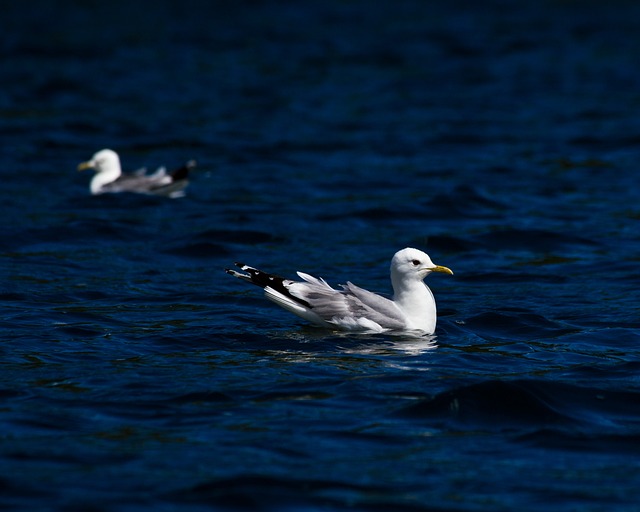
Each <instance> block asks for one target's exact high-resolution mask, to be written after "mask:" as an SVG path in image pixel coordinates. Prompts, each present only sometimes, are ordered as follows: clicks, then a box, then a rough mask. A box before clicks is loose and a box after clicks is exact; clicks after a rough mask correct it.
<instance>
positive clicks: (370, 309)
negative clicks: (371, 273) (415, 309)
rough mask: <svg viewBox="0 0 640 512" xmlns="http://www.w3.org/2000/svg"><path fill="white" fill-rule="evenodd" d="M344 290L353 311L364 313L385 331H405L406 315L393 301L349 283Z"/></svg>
mask: <svg viewBox="0 0 640 512" xmlns="http://www.w3.org/2000/svg"><path fill="white" fill-rule="evenodd" d="M343 288H344V290H345V296H346V297H347V300H348V301H349V303H350V305H351V308H352V310H355V311H362V312H363V314H364V316H366V317H367V318H369V319H370V320H372V321H374V322H376V323H378V324H380V325H381V326H382V327H384V328H385V329H404V328H405V327H406V325H407V322H406V319H405V317H404V314H403V313H402V312H401V311H400V310H399V309H398V306H396V304H395V303H394V302H393V301H392V300H389V299H387V298H386V297H382V296H381V295H378V294H377V293H373V292H370V291H369V290H365V289H364V288H360V287H359V286H356V285H355V284H353V283H351V282H347V284H346V285H343Z"/></svg>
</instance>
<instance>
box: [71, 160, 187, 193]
mask: <svg viewBox="0 0 640 512" xmlns="http://www.w3.org/2000/svg"><path fill="white" fill-rule="evenodd" d="M195 166H196V162H195V160H189V161H188V162H187V163H186V164H184V165H183V166H182V167H180V168H178V169H176V170H175V171H173V172H172V173H171V174H167V171H166V169H165V168H164V167H160V168H159V169H158V170H157V171H156V172H154V173H153V174H147V170H146V169H145V168H142V169H139V170H137V171H134V172H133V173H130V174H123V173H122V169H121V167H120V157H118V153H116V152H115V151H113V150H111V149H103V150H101V151H98V152H97V153H96V154H95V155H93V156H92V157H91V160H88V161H86V162H82V163H81V164H80V165H78V171H84V170H85V169H94V170H95V172H96V174H95V175H94V177H93V179H92V180H91V185H90V189H91V193H92V194H93V195H97V194H104V193H108V192H110V193H117V192H135V193H138V194H153V195H159V196H168V197H172V198H175V197H182V196H183V195H184V189H185V188H186V186H187V185H188V184H189V180H188V178H189V171H190V170H191V169H193V168H194V167H195Z"/></svg>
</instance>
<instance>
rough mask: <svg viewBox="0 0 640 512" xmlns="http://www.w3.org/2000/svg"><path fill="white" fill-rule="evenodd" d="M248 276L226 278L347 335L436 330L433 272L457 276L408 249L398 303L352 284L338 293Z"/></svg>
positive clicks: (394, 274)
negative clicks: (250, 286) (256, 288)
mask: <svg viewBox="0 0 640 512" xmlns="http://www.w3.org/2000/svg"><path fill="white" fill-rule="evenodd" d="M235 265H236V266H237V267H238V268H240V269H241V270H243V271H244V272H238V271H237V270H231V269H225V272H227V273H228V274H231V275H232V276H235V277H237V278H239V279H243V280H244V281H247V282H249V283H252V284H255V285H257V286H260V287H261V288H264V294H265V296H266V297H267V298H268V299H270V300H272V301H273V302H275V303H276V304H278V305H279V306H281V307H283V308H284V309H286V310H288V311H291V312H292V313H294V314H296V315H298V316H299V317H302V318H304V319H305V320H308V321H310V322H312V323H314V324H316V325H320V326H322V327H328V328H333V329H340V330H343V331H373V332H383V331H423V332H424V333H425V334H433V332H434V331H435V329H436V302H435V300H434V298H433V293H431V290H430V289H429V287H428V286H427V285H426V284H425V283H424V282H423V279H424V278H425V277H427V276H428V275H429V274H430V273H431V272H443V273H445V274H453V272H452V271H451V270H450V269H448V268H447V267H441V266H439V265H436V264H434V263H433V262H432V261H431V258H429V256H428V255H427V254H425V253H424V252H422V251H419V250H418V249H411V248H407V249H402V250H401V251H398V252H397V253H396V254H395V255H394V256H393V259H392V260H391V284H392V285H393V292H394V293H393V299H387V298H385V297H382V296H380V295H377V294H375V293H372V292H370V291H367V290H365V289H363V288H359V287H358V286H356V285H354V284H352V283H350V282H347V284H346V285H341V286H342V290H335V289H334V288H331V286H329V285H328V284H327V282H326V281H325V280H324V279H318V278H316V277H313V276H310V275H309V274H305V273H303V272H297V274H298V276H300V277H301V278H302V279H303V281H292V280H290V279H285V278H283V277H280V276H277V275H274V274H267V273H265V272H262V271H261V270H258V269H255V268H253V267H249V266H248V265H244V264H243V263H236V264H235Z"/></svg>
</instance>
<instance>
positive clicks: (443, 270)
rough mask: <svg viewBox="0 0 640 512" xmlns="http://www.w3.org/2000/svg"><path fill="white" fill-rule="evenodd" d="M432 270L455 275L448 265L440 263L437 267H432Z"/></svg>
mask: <svg viewBox="0 0 640 512" xmlns="http://www.w3.org/2000/svg"><path fill="white" fill-rule="evenodd" d="M429 270H431V272H442V273H443V274H451V275H453V270H451V269H450V268H448V267H441V266H440V265H436V266H435V267H432V268H430V269H429Z"/></svg>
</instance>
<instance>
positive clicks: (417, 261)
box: [411, 260, 420, 267]
mask: <svg viewBox="0 0 640 512" xmlns="http://www.w3.org/2000/svg"><path fill="white" fill-rule="evenodd" d="M411 264H412V265H413V266H414V267H417V266H418V265H420V260H411Z"/></svg>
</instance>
